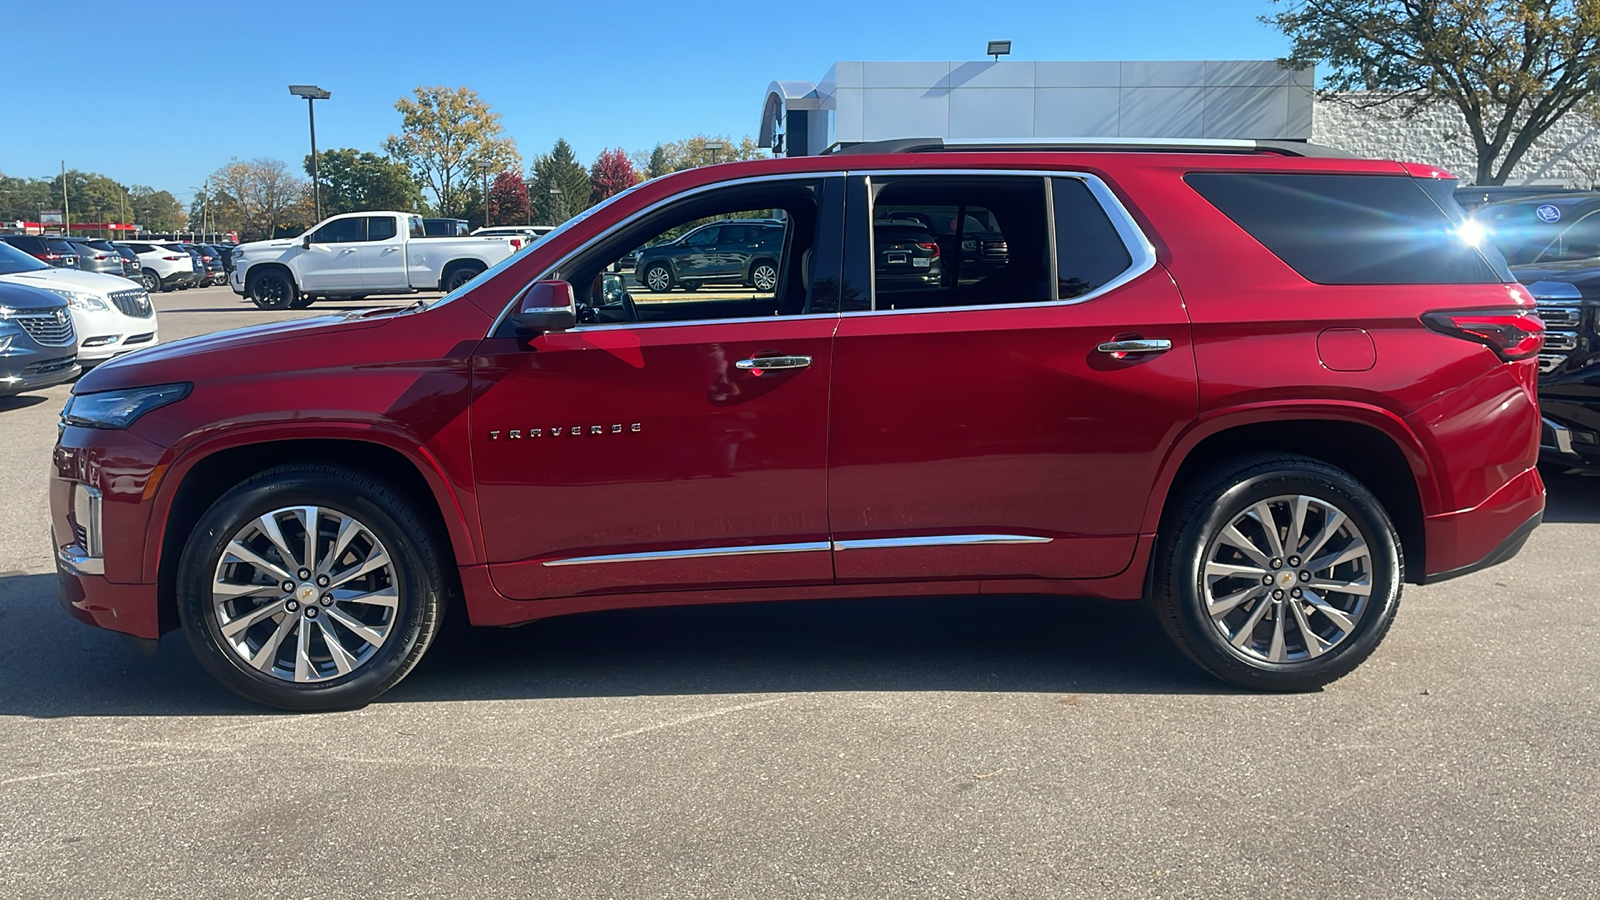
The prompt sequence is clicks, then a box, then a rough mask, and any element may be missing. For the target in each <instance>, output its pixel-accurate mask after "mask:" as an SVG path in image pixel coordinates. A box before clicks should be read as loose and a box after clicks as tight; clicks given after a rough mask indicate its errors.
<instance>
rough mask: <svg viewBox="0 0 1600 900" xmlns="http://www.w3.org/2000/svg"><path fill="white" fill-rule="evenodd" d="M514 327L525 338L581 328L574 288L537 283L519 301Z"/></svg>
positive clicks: (553, 283)
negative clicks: (574, 298) (577, 325)
mask: <svg viewBox="0 0 1600 900" xmlns="http://www.w3.org/2000/svg"><path fill="white" fill-rule="evenodd" d="M510 319H511V327H512V328H513V329H515V330H516V332H517V334H519V335H522V336H524V337H535V336H538V335H541V334H544V333H546V332H550V331H565V330H567V329H568V328H571V327H572V326H574V325H576V324H578V308H577V306H576V305H575V304H574V303H573V302H572V285H570V284H568V283H566V282H565V281H536V282H534V284H533V286H532V287H530V288H528V290H527V291H525V292H524V293H523V295H522V299H521V300H518V301H517V309H516V311H515V312H513V313H512V314H511V316H510Z"/></svg>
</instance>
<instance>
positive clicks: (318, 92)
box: [289, 84, 333, 222]
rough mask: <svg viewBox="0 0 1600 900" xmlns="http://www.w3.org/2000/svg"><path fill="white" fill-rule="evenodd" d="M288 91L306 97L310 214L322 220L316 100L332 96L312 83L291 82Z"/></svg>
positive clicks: (319, 220)
mask: <svg viewBox="0 0 1600 900" xmlns="http://www.w3.org/2000/svg"><path fill="white" fill-rule="evenodd" d="M289 93H291V94H293V95H295V96H296V97H304V98H306V112H307V113H308V114H309V115H310V116H311V215H312V217H313V218H315V219H316V220H317V221H318V222H321V221H322V188H321V187H320V186H319V185H318V184H317V101H318V100H326V99H328V98H329V97H332V96H333V92H332V91H325V90H323V89H322V88H319V87H317V86H316V85H314V84H291V85H289Z"/></svg>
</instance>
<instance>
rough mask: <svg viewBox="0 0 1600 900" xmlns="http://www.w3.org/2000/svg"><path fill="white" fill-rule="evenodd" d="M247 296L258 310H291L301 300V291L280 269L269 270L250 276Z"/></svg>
mask: <svg viewBox="0 0 1600 900" xmlns="http://www.w3.org/2000/svg"><path fill="white" fill-rule="evenodd" d="M245 294H246V295H247V296H249V297H250V302H251V303H254V304H255V305H256V308H257V309H273V310H277V309H290V308H292V306H293V304H294V302H295V301H296V300H297V299H299V296H300V291H299V289H298V288H296V287H295V284H294V279H292V278H290V277H289V276H288V274H287V273H285V272H283V271H282V270H280V269H268V270H266V271H265V272H257V273H255V274H253V275H251V276H250V281H249V284H247V285H246V286H245Z"/></svg>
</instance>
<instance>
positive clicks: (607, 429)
mask: <svg viewBox="0 0 1600 900" xmlns="http://www.w3.org/2000/svg"><path fill="white" fill-rule="evenodd" d="M642 426H643V423H640V422H634V423H633V424H632V425H571V426H562V427H560V428H508V429H503V430H499V431H491V432H489V440H491V441H498V440H501V439H502V437H503V438H504V439H505V440H508V441H520V440H523V439H524V438H537V437H544V436H546V435H549V436H550V437H581V436H583V435H586V434H588V435H604V434H622V433H624V432H626V433H628V434H637V433H638V432H639V431H642V430H643V427H642Z"/></svg>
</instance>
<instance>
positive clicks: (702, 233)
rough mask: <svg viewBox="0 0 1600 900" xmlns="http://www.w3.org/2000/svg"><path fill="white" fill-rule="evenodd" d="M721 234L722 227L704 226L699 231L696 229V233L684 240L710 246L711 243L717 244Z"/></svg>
mask: <svg viewBox="0 0 1600 900" xmlns="http://www.w3.org/2000/svg"><path fill="white" fill-rule="evenodd" d="M721 234H722V229H721V228H702V229H700V230H699V231H696V232H695V233H694V234H691V235H689V236H688V237H686V238H684V239H683V242H684V243H685V244H691V245H694V246H703V245H704V246H709V245H711V244H715V243H716V242H717V240H718V236H719V235H721Z"/></svg>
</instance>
